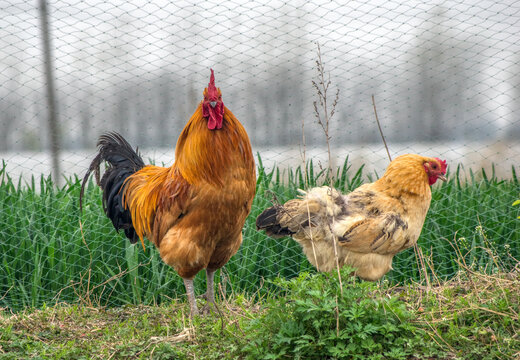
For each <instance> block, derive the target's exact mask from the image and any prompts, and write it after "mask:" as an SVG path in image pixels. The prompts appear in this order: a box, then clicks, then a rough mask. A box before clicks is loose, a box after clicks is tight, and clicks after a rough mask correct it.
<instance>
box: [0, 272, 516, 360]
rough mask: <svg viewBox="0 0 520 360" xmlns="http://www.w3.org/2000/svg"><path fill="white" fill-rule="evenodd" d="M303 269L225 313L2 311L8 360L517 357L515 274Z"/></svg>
mask: <svg viewBox="0 0 520 360" xmlns="http://www.w3.org/2000/svg"><path fill="white" fill-rule="evenodd" d="M341 275H342V281H343V282H342V284H343V289H342V290H341V287H340V285H339V281H338V276H337V274H336V273H335V272H334V273H333V274H323V273H321V274H309V273H302V274H300V275H299V276H298V277H295V278H293V279H291V280H289V281H288V280H284V279H282V278H278V279H276V280H275V281H273V285H274V286H276V287H277V288H278V289H279V294H280V295H283V296H268V297H266V298H263V299H261V300H258V299H253V298H252V297H248V296H247V295H237V294H235V295H233V296H229V297H226V298H221V299H220V300H219V308H220V310H221V314H222V316H220V315H217V314H216V313H214V314H211V315H209V316H207V317H204V318H201V317H196V318H195V319H194V320H193V321H191V320H190V319H189V317H188V314H189V307H188V305H187V304H186V303H183V302H177V301H172V302H169V303H164V304H161V305H158V306H145V305H127V306H122V307H114V308H93V307H89V306H80V305H69V304H59V305H56V306H52V307H43V308H42V309H26V310H24V311H21V312H18V313H16V314H10V313H8V312H6V311H5V312H2V311H0V360H4V359H5V360H7V359H9V360H10V359H13V360H14V359H16V360H18V359H28V358H38V359H255V360H256V359H288V358H290V359H403V360H404V359H409V360H415V359H430V360H432V359H437V360H448V359H450V360H451V359H461V360H462V359H464V360H466V359H467V360H487V359H489V360H491V359H518V356H520V337H519V336H518V334H519V333H520V332H519V328H518V327H519V325H518V324H519V319H518V314H519V313H520V301H519V300H520V299H519V298H518V297H519V294H520V278H519V276H518V275H519V274H518V271H517V272H512V273H497V274H495V275H493V276H487V275H484V274H479V273H473V272H472V271H471V270H469V269H464V271H463V272H460V273H459V274H458V276H457V277H455V278H453V279H451V280H450V281H448V282H446V283H444V284H443V285H438V286H433V287H431V288H425V287H422V286H420V285H419V284H408V285H406V286H402V287H394V286H389V285H388V284H374V283H369V282H360V281H359V280H356V279H355V278H352V277H350V276H348V272H347V271H343V272H342V274H341Z"/></svg>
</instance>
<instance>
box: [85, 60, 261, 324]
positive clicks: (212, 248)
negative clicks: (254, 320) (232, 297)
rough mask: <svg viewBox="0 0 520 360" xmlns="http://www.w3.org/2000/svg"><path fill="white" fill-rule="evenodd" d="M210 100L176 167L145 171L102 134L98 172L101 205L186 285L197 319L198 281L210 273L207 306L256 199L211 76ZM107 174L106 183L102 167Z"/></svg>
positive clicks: (123, 144) (182, 142)
mask: <svg viewBox="0 0 520 360" xmlns="http://www.w3.org/2000/svg"><path fill="white" fill-rule="evenodd" d="M203 96H204V99H203V101H202V102H201V103H200V104H199V105H198V107H197V109H196V110H195V113H194V114H193V116H192V117H191V119H190V120H189V121H188V123H187V124H186V126H185V127H184V129H183V131H182V133H181V134H180V136H179V139H178V140H177V146H176V149H175V163H174V164H173V165H172V166H170V167H159V166H152V165H147V166H145V164H144V162H143V160H142V159H141V157H140V156H139V155H138V154H137V152H136V151H134V150H133V149H132V147H131V146H130V145H129V144H128V142H127V141H126V140H125V139H124V138H123V137H122V136H121V135H119V134H117V133H107V134H104V135H102V136H101V137H100V138H99V141H98V147H99V153H98V154H97V156H96V157H95V158H94V160H93V161H92V163H91V164H90V167H89V169H88V171H87V173H86V174H85V177H84V179H83V183H82V187H81V194H80V205H81V198H82V196H83V192H84V189H85V184H86V183H87V180H88V178H89V176H90V174H91V173H92V172H94V173H95V176H96V181H97V183H98V185H99V186H100V187H101V188H102V189H103V206H104V210H105V213H106V215H107V216H108V217H109V218H110V219H111V220H112V223H113V225H114V227H115V228H116V230H120V229H123V230H124V232H125V235H126V236H127V237H128V238H129V239H130V241H131V242H132V243H135V242H137V241H138V239H140V241H141V243H142V244H143V248H144V242H143V237H146V238H148V240H150V241H152V242H153V243H154V244H155V246H156V247H157V248H158V249H159V252H160V255H161V258H162V259H163V261H164V262H165V263H166V264H168V265H170V266H172V267H173V268H174V269H175V270H176V271H177V273H178V274H179V275H180V276H181V277H182V278H183V280H184V284H185V286H186V292H187V295H188V301H189V304H190V311H191V314H192V316H193V315H195V314H198V308H197V304H196V301H195V294H194V288H193V278H194V277H195V275H196V274H197V273H198V272H199V271H200V270H202V269H206V275H207V290H206V299H207V301H208V303H214V301H215V300H214V299H215V295H214V289H213V279H214V273H215V271H216V270H217V269H219V268H221V267H222V266H224V265H225V264H226V263H227V262H228V260H229V259H230V258H231V256H233V255H234V254H235V253H236V252H237V250H238V248H239V247H240V244H241V243H242V227H243V226H244V222H245V219H246V217H247V215H248V214H249V212H250V210H251V204H252V202H253V197H254V195H255V187H256V173H255V164H254V159H253V154H252V151H251V144H250V141H249V138H248V136H247V133H246V131H245V129H244V127H243V126H242V125H241V124H240V122H239V121H238V120H237V118H236V117H235V116H234V115H233V114H232V113H231V111H230V110H229V109H227V108H226V107H225V106H224V103H223V102H222V94H221V91H220V89H219V88H217V87H216V86H215V77H214V74H213V70H211V77H210V82H209V84H208V87H207V88H206V89H204V92H203ZM104 161H105V162H106V163H107V168H106V170H105V172H104V174H103V177H102V178H101V180H100V169H99V167H100V164H101V163H102V162H104Z"/></svg>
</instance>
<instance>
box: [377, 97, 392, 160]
mask: <svg viewBox="0 0 520 360" xmlns="http://www.w3.org/2000/svg"><path fill="white" fill-rule="evenodd" d="M372 105H373V106H374V115H375V116H376V121H377V127H378V128H379V133H380V134H381V138H382V139H383V144H385V149H386V153H387V155H388V159H390V162H392V157H391V156H390V151H389V150H388V145H387V144H386V140H385V136H384V135H383V129H381V123H380V122H379V117H378V116H377V109H376V100H375V98H374V95H372Z"/></svg>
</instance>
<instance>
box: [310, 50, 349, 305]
mask: <svg viewBox="0 0 520 360" xmlns="http://www.w3.org/2000/svg"><path fill="white" fill-rule="evenodd" d="M316 45H317V47H318V50H317V55H318V60H316V68H317V71H318V76H317V77H318V82H316V81H314V80H313V81H312V85H313V86H314V88H315V89H316V92H317V94H318V100H319V107H318V103H317V102H316V101H314V102H313V105H314V114H315V116H316V119H317V121H318V124H319V125H320V126H321V128H322V129H323V132H324V133H325V139H326V141H327V154H328V160H329V164H328V167H327V177H326V178H327V179H328V181H329V192H330V197H331V200H333V199H332V194H333V189H332V186H333V185H334V179H333V174H332V154H331V150H330V139H331V137H330V134H329V125H330V119H332V117H333V116H334V113H335V111H336V105H337V103H338V98H339V89H337V91H336V96H335V98H334V101H333V103H332V106H331V109H330V112H329V108H328V105H327V91H328V90H329V86H330V84H331V81H330V75H329V76H328V77H327V79H325V67H324V65H323V60H322V58H321V49H320V44H319V43H316ZM320 108H321V109H322V110H323V114H322V113H321V112H320ZM331 202H332V203H334V202H333V201H331ZM334 222H335V218H334V215H332V224H329V227H330V228H331V233H332V236H333V237H332V244H333V245H334V258H335V259H336V270H337V271H338V279H339V285H340V292H341V295H342V296H343V283H342V281H341V273H340V267H339V257H338V249H337V239H336V236H335V235H334V233H333V232H332V227H333V226H334Z"/></svg>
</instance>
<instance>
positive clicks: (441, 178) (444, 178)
mask: <svg viewBox="0 0 520 360" xmlns="http://www.w3.org/2000/svg"><path fill="white" fill-rule="evenodd" d="M438 178H439V179H440V180H442V181H444V182H446V181H448V179H446V176H444V175H439V176H438Z"/></svg>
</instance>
